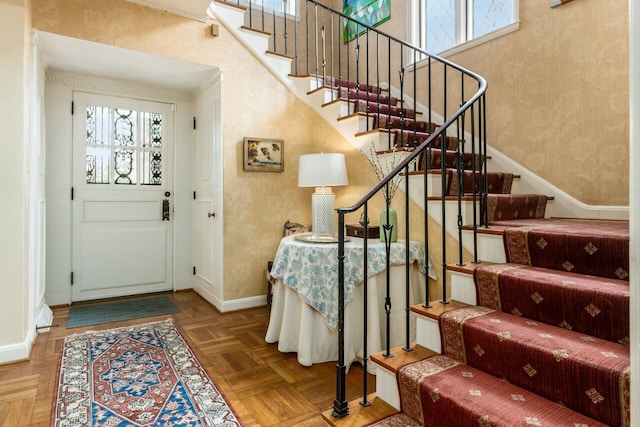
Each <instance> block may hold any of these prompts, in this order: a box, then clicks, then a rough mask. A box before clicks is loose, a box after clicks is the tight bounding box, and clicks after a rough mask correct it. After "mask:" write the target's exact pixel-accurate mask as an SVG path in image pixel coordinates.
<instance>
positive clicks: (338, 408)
mask: <svg viewBox="0 0 640 427" xmlns="http://www.w3.org/2000/svg"><path fill="white" fill-rule="evenodd" d="M344 215H345V213H344V212H341V211H338V364H337V365H336V398H335V400H334V401H333V411H332V413H331V415H332V416H333V417H334V418H343V417H345V416H347V415H349V404H348V403H347V396H346V387H347V367H346V366H345V364H344V258H345V255H344V232H345V230H344V226H345V223H344ZM364 375H365V376H366V372H365V373H364Z"/></svg>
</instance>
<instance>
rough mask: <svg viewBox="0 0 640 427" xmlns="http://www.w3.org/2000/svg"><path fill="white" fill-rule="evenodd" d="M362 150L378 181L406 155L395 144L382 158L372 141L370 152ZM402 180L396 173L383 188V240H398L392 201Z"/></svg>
mask: <svg viewBox="0 0 640 427" xmlns="http://www.w3.org/2000/svg"><path fill="white" fill-rule="evenodd" d="M361 152H362V154H364V155H365V157H366V158H367V159H368V160H369V163H370V164H371V166H372V167H373V170H374V171H375V173H376V178H378V181H382V179H384V178H385V177H386V176H387V175H389V172H391V171H392V170H393V169H395V168H396V166H398V165H399V164H400V162H401V161H402V160H403V159H404V158H405V156H406V153H404V152H399V151H398V150H397V149H396V147H395V146H394V147H393V149H392V151H389V152H385V153H384V154H383V155H384V159H383V160H381V158H380V155H379V154H378V152H377V151H376V147H375V145H374V143H371V146H370V147H369V153H366V152H364V151H362V150H361ZM401 181H402V176H400V175H396V176H395V177H393V178H392V179H391V180H390V181H389V182H388V183H387V185H385V186H384V187H383V188H382V196H383V197H384V202H385V208H384V209H382V211H381V212H380V227H381V229H380V241H383V242H386V241H389V242H397V241H398V214H397V212H396V210H395V209H393V208H392V207H391V201H392V200H393V196H394V195H395V194H396V191H397V190H398V186H399V185H400V182H401Z"/></svg>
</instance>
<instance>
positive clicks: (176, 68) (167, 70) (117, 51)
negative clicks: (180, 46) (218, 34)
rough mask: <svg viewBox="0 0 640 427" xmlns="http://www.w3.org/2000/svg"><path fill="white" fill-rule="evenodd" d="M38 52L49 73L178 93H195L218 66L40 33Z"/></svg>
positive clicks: (38, 36)
mask: <svg viewBox="0 0 640 427" xmlns="http://www.w3.org/2000/svg"><path fill="white" fill-rule="evenodd" d="M37 40H38V42H37V43H38V49H39V50H40V53H41V55H42V60H43V62H44V66H45V69H46V70H47V71H61V72H65V73H74V74H82V75H87V76H93V77H100V78H106V79H110V80H120V81H125V82H131V83H136V84H141V85H144V86H148V87H153V88H158V89H167V90H171V91H178V92H186V93H191V92H193V91H194V90H195V89H196V88H197V87H198V86H199V85H200V84H201V83H202V82H204V81H205V80H206V79H207V78H209V77H210V76H211V75H213V74H214V72H215V71H216V69H215V68H214V67H210V66H206V65H202V64H195V63H191V62H185V61H179V60H176V59H172V58H167V57H164V56H158V55H152V54H149V53H145V52H139V51H135V50H131V49H124V48H121V47H115V46H110V45H104V44H100V43H95V42H91V41H87V40H80V39H75V38H71V37H66V36H61V35H58V34H53V33H46V32H42V31H40V32H38V35H37Z"/></svg>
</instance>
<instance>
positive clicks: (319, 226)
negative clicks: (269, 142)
mask: <svg viewBox="0 0 640 427" xmlns="http://www.w3.org/2000/svg"><path fill="white" fill-rule="evenodd" d="M347 183H348V182H347V164H346V162H345V160H344V154H341V153H318V154H305V155H302V156H300V163H299V172H298V187H315V188H316V191H315V193H313V194H312V195H311V210H312V217H313V220H312V228H311V231H312V233H313V236H333V235H334V230H333V205H334V202H335V198H336V196H335V195H334V194H333V193H332V192H331V187H335V186H337V185H347Z"/></svg>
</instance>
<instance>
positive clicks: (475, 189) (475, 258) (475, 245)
mask: <svg viewBox="0 0 640 427" xmlns="http://www.w3.org/2000/svg"><path fill="white" fill-rule="evenodd" d="M474 107H475V103H474V104H471V159H472V160H471V162H472V163H473V168H474V169H475V168H476V164H475V163H476V162H475V160H476V127H475V122H476V120H475V118H476V115H475V108H474ZM471 191H472V192H473V195H472V196H471V199H472V201H471V202H472V204H473V262H474V263H477V262H478V234H477V230H478V218H477V215H478V212H477V204H478V196H477V192H478V184H477V182H476V180H475V175H474V179H473V181H472V182H471ZM480 203H482V202H480ZM481 207H482V205H481Z"/></svg>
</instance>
